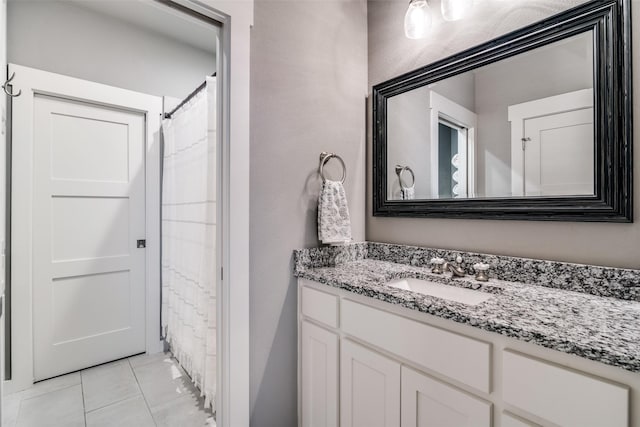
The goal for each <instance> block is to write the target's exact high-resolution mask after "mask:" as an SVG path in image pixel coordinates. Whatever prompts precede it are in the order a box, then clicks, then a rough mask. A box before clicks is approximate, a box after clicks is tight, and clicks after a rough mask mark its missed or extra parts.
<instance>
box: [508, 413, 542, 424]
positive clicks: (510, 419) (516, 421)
mask: <svg viewBox="0 0 640 427" xmlns="http://www.w3.org/2000/svg"><path fill="white" fill-rule="evenodd" d="M536 426H537V424H533V423H530V422H528V421H523V420H521V419H519V418H516V417H514V416H512V415H511V414H509V413H507V412H503V413H502V427H536Z"/></svg>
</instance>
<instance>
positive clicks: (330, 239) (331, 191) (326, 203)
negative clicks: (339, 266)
mask: <svg viewBox="0 0 640 427" xmlns="http://www.w3.org/2000/svg"><path fill="white" fill-rule="evenodd" d="M318 239H320V241H321V242H322V243H324V244H340V243H349V242H351V220H350V219H349V206H348V205H347V194H346V193H345V191H344V187H343V186H342V183H341V182H339V181H329V180H326V181H324V183H323V184H322V191H321V192H320V198H319V200H318Z"/></svg>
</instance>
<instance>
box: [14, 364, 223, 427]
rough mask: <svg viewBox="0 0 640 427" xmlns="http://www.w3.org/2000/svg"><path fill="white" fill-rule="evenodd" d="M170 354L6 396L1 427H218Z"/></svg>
mask: <svg viewBox="0 0 640 427" xmlns="http://www.w3.org/2000/svg"><path fill="white" fill-rule="evenodd" d="M199 396H200V393H199V392H198V390H197V389H196V388H195V387H194V386H193V384H192V383H191V380H190V379H189V377H188V376H187V375H186V374H185V373H184V371H183V370H182V369H181V368H180V367H179V366H178V363H177V362H176V361H175V359H173V358H171V355H170V354H167V353H165V354H157V355H152V356H146V355H141V356H133V357H130V358H128V359H123V360H120V361H117V362H112V363H108V364H106V365H101V366H98V367H95V368H90V369H86V370H84V371H81V372H76V373H73V374H69V375H65V376H62V377H58V378H54V379H51V380H48V381H43V382H41V383H37V384H36V385H34V386H33V387H32V388H31V389H29V390H26V391H23V392H21V393H17V394H13V395H9V396H5V397H4V398H3V407H2V427H75V426H78V427H84V426H87V427H93V426H101V427H129V426H130V427H147V426H158V427H174V426H175V427H199V426H215V425H216V424H215V421H214V420H213V416H212V414H211V412H210V411H208V410H207V411H205V410H204V409H203V400H202V399H201V398H200V397H199Z"/></svg>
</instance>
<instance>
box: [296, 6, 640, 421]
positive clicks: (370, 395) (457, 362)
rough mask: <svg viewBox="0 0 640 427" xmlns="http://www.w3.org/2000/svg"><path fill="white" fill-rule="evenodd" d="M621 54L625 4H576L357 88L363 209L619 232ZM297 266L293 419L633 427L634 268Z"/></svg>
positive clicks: (366, 246) (366, 254) (498, 259)
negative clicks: (595, 225) (368, 154)
mask: <svg viewBox="0 0 640 427" xmlns="http://www.w3.org/2000/svg"><path fill="white" fill-rule="evenodd" d="M477 7H481V6H480V5H478V6H477ZM369 31H371V29H370V30H369ZM442 31H444V30H442ZM445 38H446V37H445ZM631 52H632V49H631V1H629V0H603V1H588V2H585V3H582V4H580V5H578V6H576V7H574V8H571V9H568V10H566V11H564V12H562V13H559V14H557V15H554V16H552V17H550V18H547V19H545V20H543V21H540V22H537V23H535V24H532V25H529V26H527V27H524V28H521V29H518V30H516V31H514V32H512V33H509V34H507V35H505V36H502V37H500V38H497V39H494V40H491V41H489V42H486V43H483V44H481V45H479V46H476V47H473V48H471V49H468V50H465V51H462V52H459V53H457V54H454V55H452V56H450V57H448V58H444V59H441V60H438V61H436V62H434V63H431V64H427V65H425V66H423V67H420V68H417V69H415V70H412V71H409V72H406V73H404V74H402V75H399V76H396V77H393V78H391V79H389V80H387V81H385V82H381V83H378V84H376V85H374V86H373V88H372V97H371V103H372V120H371V124H372V129H371V136H372V138H371V139H372V164H371V165H370V167H369V169H370V170H371V178H372V179H371V181H372V190H371V195H372V197H371V199H372V214H373V216H374V217H387V218H396V219H395V220H394V221H397V218H403V217H411V218H425V221H424V224H425V225H424V226H425V228H427V229H428V227H430V226H434V224H435V226H442V224H443V223H444V222H443V221H429V219H430V218H448V219H452V220H466V219H474V220H477V219H484V220H494V221H496V220H498V221H506V220H519V221H564V222H610V223H629V222H633V158H632V148H631V147H632V146H633V135H632V134H633V131H632V130H633V114H632V112H633V102H632V99H631V94H632V93H633V91H632V87H631V82H632V78H631ZM376 222H377V223H378V224H383V223H384V221H382V220H380V221H378V220H377V218H376ZM412 223H413V224H417V222H416V221H415V220H414V221H413V222H412ZM448 224H449V225H448V227H450V228H449V229H448V231H449V232H450V234H452V235H455V233H457V232H458V230H457V229H456V227H455V226H456V224H455V221H450V222H448ZM479 227H481V226H479ZM612 227H615V226H612ZM555 229H556V230H563V228H561V227H556V228H555ZM568 229H569V228H567V230H568ZM421 235H422V236H425V233H421ZM483 236H484V237H485V238H489V239H490V238H492V237H493V236H490V235H487V234H483ZM455 237H456V238H457V241H460V240H461V237H463V236H458V235H456V236H455ZM471 237H477V236H471ZM398 239H399V241H402V240H408V239H412V240H413V239H414V237H413V236H411V237H407V236H406V235H405V236H400V237H399V238H398ZM425 240H426V244H428V240H429V236H428V235H426V238H425ZM470 240H474V239H470ZM484 243H485V242H484V241H481V240H480V239H477V238H476V239H475V240H474V241H473V243H471V245H472V246H475V247H478V248H483V247H484ZM447 244H449V243H447ZM487 246H488V247H491V242H489V243H488V244H487ZM493 250H494V251H498V252H500V249H495V248H494V249H493ZM505 250H508V249H505ZM458 258H460V259H459V260H458V261H456V260H457V259H458ZM432 260H434V262H432ZM444 262H447V264H446V265H445V264H444ZM480 264H486V265H485V266H481V265H480ZM474 266H476V267H475V268H474ZM487 266H488V267H489V270H488V271H486V267H487ZM635 267H636V268H638V267H640V266H635ZM294 274H295V276H296V277H297V278H298V298H299V300H298V314H299V318H298V321H299V328H298V342H299V347H298V381H299V383H298V398H299V402H298V408H299V422H300V425H301V426H303V427H319V426H322V427H326V426H341V427H374V426H382V427H398V426H401V427H418V426H420V427H489V426H494V427H527V426H528V427H532V426H545V427H558V426H563V427H636V426H640V270H629V269H618V268H607V267H598V266H587V265H577V264H569V263H562V262H553V261H542V260H534V259H524V258H515V257H509V256H496V255H488V254H479V253H468V252H461V251H453V250H444V249H433V248H421V247H411V246H400V245H392V244H385V243H373V242H369V243H356V244H350V245H345V246H343V247H323V248H315V249H303V250H298V251H296V252H295V253H294ZM476 274H477V275H478V279H479V280H477V279H476V277H475V275H476ZM483 275H486V276H487V277H482V276H483ZM486 278H488V280H485V279H486Z"/></svg>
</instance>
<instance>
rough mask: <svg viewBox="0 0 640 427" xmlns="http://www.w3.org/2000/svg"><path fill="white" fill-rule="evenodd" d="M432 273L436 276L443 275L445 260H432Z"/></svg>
mask: <svg viewBox="0 0 640 427" xmlns="http://www.w3.org/2000/svg"><path fill="white" fill-rule="evenodd" d="M431 265H433V267H432V268H431V272H432V273H434V274H442V271H443V270H442V266H443V265H444V259H442V258H437V257H436V258H431Z"/></svg>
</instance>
